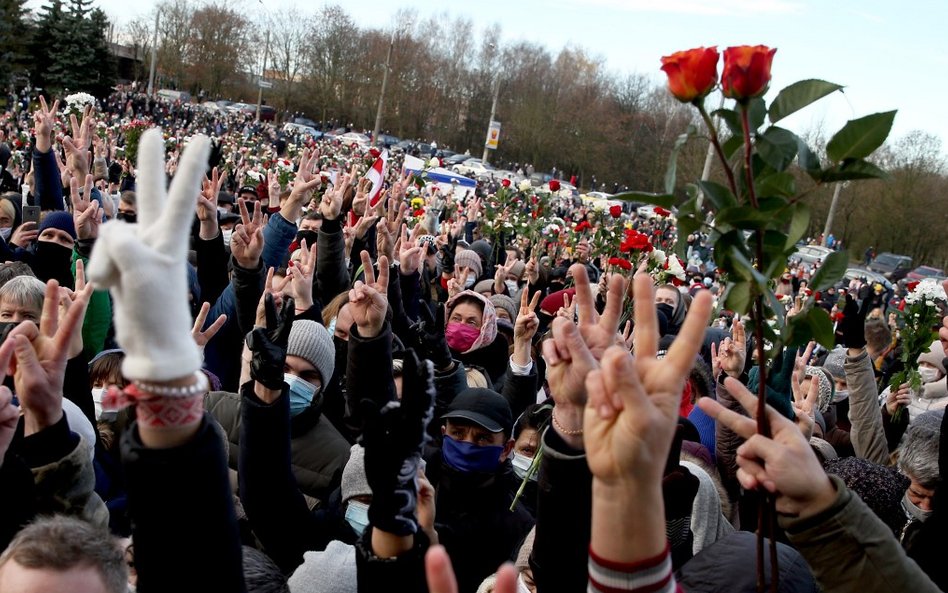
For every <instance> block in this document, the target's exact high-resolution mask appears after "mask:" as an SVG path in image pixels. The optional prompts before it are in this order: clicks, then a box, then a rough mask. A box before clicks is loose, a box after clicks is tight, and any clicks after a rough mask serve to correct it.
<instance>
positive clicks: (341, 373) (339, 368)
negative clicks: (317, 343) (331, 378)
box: [332, 336, 349, 379]
mask: <svg viewBox="0 0 948 593" xmlns="http://www.w3.org/2000/svg"><path fill="white" fill-rule="evenodd" d="M332 345H333V346H334V347H335V349H336V358H335V365H336V366H335V367H333V368H335V372H334V373H333V375H335V376H337V377H339V378H340V379H342V378H344V377H345V376H346V366H347V365H348V364H349V342H347V341H345V340H343V339H342V338H340V337H339V336H333V337H332Z"/></svg>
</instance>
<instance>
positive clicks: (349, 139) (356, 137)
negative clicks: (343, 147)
mask: <svg viewBox="0 0 948 593" xmlns="http://www.w3.org/2000/svg"><path fill="white" fill-rule="evenodd" d="M336 139H337V140H339V141H341V142H343V143H345V144H352V143H353V142H354V143H356V144H360V145H362V146H368V145H369V143H371V142H372V140H371V139H370V138H369V137H368V136H366V135H365V134H360V133H358V132H346V133H345V134H341V135H339V136H336Z"/></svg>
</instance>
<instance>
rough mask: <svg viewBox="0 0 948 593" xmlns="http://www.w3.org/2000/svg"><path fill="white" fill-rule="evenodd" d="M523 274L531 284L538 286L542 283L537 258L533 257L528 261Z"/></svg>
mask: <svg viewBox="0 0 948 593" xmlns="http://www.w3.org/2000/svg"><path fill="white" fill-rule="evenodd" d="M523 273H524V275H525V276H526V278H527V282H529V283H530V284H536V283H537V282H539V281H540V265H539V264H538V263H537V258H536V256H533V257H531V258H530V259H529V260H528V261H527V265H526V266H525V268H524V272H523Z"/></svg>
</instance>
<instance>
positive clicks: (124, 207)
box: [118, 200, 138, 214]
mask: <svg viewBox="0 0 948 593" xmlns="http://www.w3.org/2000/svg"><path fill="white" fill-rule="evenodd" d="M118 211H119V212H122V213H124V214H138V207H136V206H135V204H129V203H128V202H126V201H125V200H119V204H118Z"/></svg>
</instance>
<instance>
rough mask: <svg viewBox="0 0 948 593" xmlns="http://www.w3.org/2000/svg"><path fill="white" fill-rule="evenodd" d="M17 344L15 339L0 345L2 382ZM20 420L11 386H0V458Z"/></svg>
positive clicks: (0, 376) (3, 455) (4, 453)
mask: <svg viewBox="0 0 948 593" xmlns="http://www.w3.org/2000/svg"><path fill="white" fill-rule="evenodd" d="M15 345H16V342H15V341H14V340H7V341H5V342H4V343H3V345H0V383H2V382H3V381H5V380H6V378H7V369H8V368H9V367H10V360H11V358H12V356H13V347H14V346H15ZM19 421H20V409H19V408H18V407H17V406H15V405H14V404H13V393H12V392H11V391H10V388H9V387H7V386H5V385H3V386H0V459H3V458H4V457H5V456H6V454H7V449H9V448H10V443H12V442H13V435H14V434H15V433H16V427H17V424H19Z"/></svg>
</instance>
